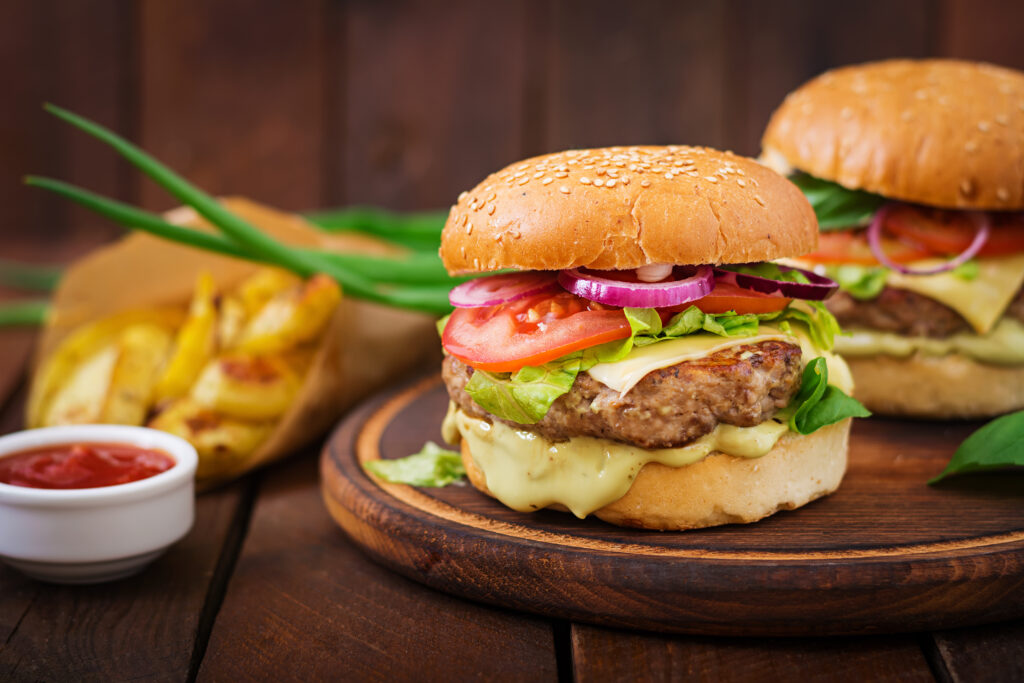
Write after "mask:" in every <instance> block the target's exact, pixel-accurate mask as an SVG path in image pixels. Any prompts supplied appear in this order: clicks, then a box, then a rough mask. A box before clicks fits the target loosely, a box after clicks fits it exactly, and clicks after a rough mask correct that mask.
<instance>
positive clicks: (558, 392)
mask: <svg viewBox="0 0 1024 683" xmlns="http://www.w3.org/2000/svg"><path fill="white" fill-rule="evenodd" d="M590 366H591V367H593V363H591V364H590ZM582 367H583V352H581V351H576V352H575V353H571V354H569V355H567V356H563V357H562V358H559V359H558V360H554V361H551V362H550V363H545V364H544V365H540V366H530V365H528V366H526V367H524V368H520V369H519V370H517V371H515V372H514V373H511V374H510V373H507V372H501V373H496V372H485V371H483V370H475V371H474V372H473V376H472V377H470V379H469V382H467V383H466V387H465V389H466V393H467V394H469V395H470V397H471V398H472V399H473V400H474V401H475V402H476V403H477V405H479V406H480V407H482V408H483V409H484V410H486V411H487V412H489V413H491V414H492V415H497V416H498V417H500V418H503V419H505V420H512V421H513V422H516V423H519V424H536V423H537V422H540V421H541V420H542V419H544V416H545V415H547V413H548V410H549V409H550V408H551V404H552V403H554V402H555V401H556V400H557V399H558V397H559V396H562V395H563V394H566V393H568V392H569V390H570V389H572V385H573V382H575V381H576V375H578V374H579V373H580V371H581V368H582Z"/></svg>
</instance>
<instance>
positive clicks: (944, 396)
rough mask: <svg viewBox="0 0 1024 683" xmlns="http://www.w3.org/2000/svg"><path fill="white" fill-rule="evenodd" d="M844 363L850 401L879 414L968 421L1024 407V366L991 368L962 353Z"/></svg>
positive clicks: (855, 358) (870, 358)
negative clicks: (849, 375)
mask: <svg viewBox="0 0 1024 683" xmlns="http://www.w3.org/2000/svg"><path fill="white" fill-rule="evenodd" d="M844 358H845V359H846V363H847V365H849V366H850V371H851V373H852V374H853V381H854V384H855V386H856V389H855V391H854V397H856V398H857V399H858V400H859V401H860V402H861V403H863V404H864V405H865V406H867V408H868V410H870V411H872V412H874V413H878V414H881V415H891V416H899V417H916V418H925V419H936V420H945V419H950V418H961V419H972V418H985V417H994V416H996V415H1001V414H1003V413H1009V412H1012V411H1015V410H1020V409H1022V408H1024V365H989V364H985V363H979V362H977V361H975V360H973V359H971V358H968V357H967V356H963V355H960V354H949V355H946V356H926V355H923V354H915V355H912V356H908V357H906V358H898V357H895V356H845V357H844Z"/></svg>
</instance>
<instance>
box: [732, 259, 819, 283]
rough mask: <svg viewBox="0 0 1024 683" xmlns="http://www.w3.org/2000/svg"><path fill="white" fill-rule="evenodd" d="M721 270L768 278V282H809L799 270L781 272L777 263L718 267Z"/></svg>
mask: <svg viewBox="0 0 1024 683" xmlns="http://www.w3.org/2000/svg"><path fill="white" fill-rule="evenodd" d="M719 268H721V269H722V270H731V271H732V272H734V273H742V274H744V275H754V276H756V277H763V278H768V279H769V280H781V281H782V282H799V283H801V284H807V283H808V282H810V280H808V279H807V276H806V275H804V274H803V273H801V272H800V271H799V270H793V269H789V270H783V268H782V267H780V266H779V264H777V263H772V262H771V261H762V262H761V263H741V264H730V265H724V266H719Z"/></svg>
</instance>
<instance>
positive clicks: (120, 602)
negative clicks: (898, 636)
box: [0, 484, 246, 681]
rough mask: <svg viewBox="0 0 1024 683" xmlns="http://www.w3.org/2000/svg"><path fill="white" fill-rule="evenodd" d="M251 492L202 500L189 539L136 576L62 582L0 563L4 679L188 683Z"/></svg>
mask: <svg viewBox="0 0 1024 683" xmlns="http://www.w3.org/2000/svg"><path fill="white" fill-rule="evenodd" d="M244 490H245V485H244V484H237V485H234V486H232V487H230V488H225V489H222V490H219V491H216V492H213V493H208V494H205V495H203V496H201V497H200V498H199V499H198V502H197V507H196V524H195V527H194V528H193V529H192V531H191V532H190V533H189V535H188V536H186V537H185V538H184V539H183V540H182V541H181V542H179V543H178V544H176V545H175V546H173V547H172V548H171V549H170V550H169V551H168V552H167V554H165V555H163V556H162V557H160V558H158V559H157V560H156V561H155V562H154V563H153V564H152V565H150V566H149V567H148V568H146V569H145V570H143V572H142V573H141V574H139V575H137V576H134V577H131V578H128V579H124V580H121V581H115V582H113V583H108V584H99V585H95V586H57V585H49V584H43V583H39V582H36V581H33V580H31V579H28V578H26V577H24V576H22V575H21V574H19V573H18V572H16V571H15V570H13V569H10V568H9V567H5V566H0V680H8V681H13V680H77V679H85V680H137V679H147V680H184V679H185V678H186V677H187V675H188V674H189V671H190V670H191V669H192V657H193V650H194V648H195V645H196V639H197V635H198V634H199V632H200V629H201V626H202V625H203V624H202V621H201V619H200V615H201V614H202V612H203V608H204V604H205V602H206V600H207V593H208V592H209V591H210V589H211V583H212V581H213V579H214V574H215V569H216V567H217V565H218V561H220V559H221V558H220V555H221V549H222V547H223V546H224V544H225V539H226V538H227V537H228V536H229V534H230V532H231V529H232V525H233V524H235V523H236V522H237V518H238V515H239V512H240V506H242V505H244V504H245V503H246V497H245V496H244V495H243V494H244Z"/></svg>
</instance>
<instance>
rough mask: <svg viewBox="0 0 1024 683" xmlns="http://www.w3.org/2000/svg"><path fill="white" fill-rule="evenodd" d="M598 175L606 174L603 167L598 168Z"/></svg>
mask: <svg viewBox="0 0 1024 683" xmlns="http://www.w3.org/2000/svg"><path fill="white" fill-rule="evenodd" d="M596 175H604V169H603V168H599V169H597V174H596Z"/></svg>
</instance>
